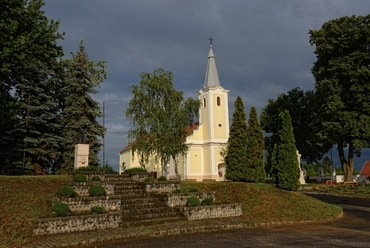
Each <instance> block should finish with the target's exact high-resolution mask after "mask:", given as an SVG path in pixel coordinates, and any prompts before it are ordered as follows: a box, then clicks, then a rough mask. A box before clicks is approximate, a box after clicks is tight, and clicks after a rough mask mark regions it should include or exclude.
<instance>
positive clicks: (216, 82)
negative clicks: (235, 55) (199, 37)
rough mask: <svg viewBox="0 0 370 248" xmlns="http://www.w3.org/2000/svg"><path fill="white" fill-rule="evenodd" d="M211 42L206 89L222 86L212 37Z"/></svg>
mask: <svg viewBox="0 0 370 248" xmlns="http://www.w3.org/2000/svg"><path fill="white" fill-rule="evenodd" d="M209 40H210V46H209V53H208V63H207V70H206V77H205V80H204V88H208V87H216V86H221V84H220V79H219V78H218V72H217V67H216V60H215V55H214V54H213V50H212V41H213V39H212V37H210V38H209Z"/></svg>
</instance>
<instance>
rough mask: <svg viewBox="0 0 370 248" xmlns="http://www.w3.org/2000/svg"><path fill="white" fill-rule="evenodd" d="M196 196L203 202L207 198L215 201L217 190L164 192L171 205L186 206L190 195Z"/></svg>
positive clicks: (166, 201) (166, 200)
mask: <svg viewBox="0 0 370 248" xmlns="http://www.w3.org/2000/svg"><path fill="white" fill-rule="evenodd" d="M191 196H196V197H198V198H199V200H200V201H201V202H202V201H203V200H204V199H206V198H213V201H215V199H216V198H215V192H189V193H172V194H163V200H164V202H165V203H166V205H167V206H169V207H176V206H186V202H187V200H188V198H189V197H191Z"/></svg>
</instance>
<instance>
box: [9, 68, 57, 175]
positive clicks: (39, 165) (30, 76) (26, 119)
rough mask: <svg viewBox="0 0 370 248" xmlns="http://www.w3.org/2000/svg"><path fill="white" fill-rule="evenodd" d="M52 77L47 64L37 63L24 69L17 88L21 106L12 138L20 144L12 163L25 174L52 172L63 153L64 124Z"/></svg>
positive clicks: (10, 157)
mask: <svg viewBox="0 0 370 248" xmlns="http://www.w3.org/2000/svg"><path fill="white" fill-rule="evenodd" d="M50 75H52V73H51V72H50V71H49V70H48V69H47V68H46V66H45V65H44V64H42V63H38V62H35V63H32V64H30V65H29V66H28V67H25V68H24V70H23V77H22V79H21V82H20V83H19V84H18V85H17V89H16V97H17V98H18V99H19V103H20V104H21V107H20V108H19V110H18V112H17V116H19V117H18V122H17V123H16V124H15V126H14V127H13V128H12V130H11V131H9V135H8V137H12V138H13V139H15V140H16V141H17V142H16V143H15V146H14V147H13V150H12V152H11V154H10V155H9V160H10V161H11V163H12V164H13V165H14V166H15V167H18V168H20V169H22V170H23V171H24V170H26V171H32V172H37V173H43V172H48V171H49V170H50V169H51V167H53V166H54V163H55V158H56V157H57V156H58V155H59V154H60V143H61V137H60V135H59V134H60V129H61V125H60V119H59V116H58V113H57V112H58V108H57V103H56V102H55V101H54V99H53V97H52V93H51V92H50V90H49V89H50V88H51V87H50V85H51V84H52V83H53V76H50ZM41 170H43V171H41Z"/></svg>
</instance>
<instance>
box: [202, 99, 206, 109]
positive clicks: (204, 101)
mask: <svg viewBox="0 0 370 248" xmlns="http://www.w3.org/2000/svg"><path fill="white" fill-rule="evenodd" d="M205 107H206V99H205V98H203V108H205Z"/></svg>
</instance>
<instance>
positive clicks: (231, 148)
mask: <svg viewBox="0 0 370 248" xmlns="http://www.w3.org/2000/svg"><path fill="white" fill-rule="evenodd" d="M234 106H235V110H234V113H233V118H232V123H231V126H230V133H229V139H228V141H227V143H228V146H227V151H226V156H225V164H226V173H225V178H226V179H227V180H231V181H244V182H245V181H247V167H246V166H247V119H246V116H245V111H244V105H243V100H242V99H241V98H240V97H239V96H238V97H237V98H236V100H235V103H234Z"/></svg>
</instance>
